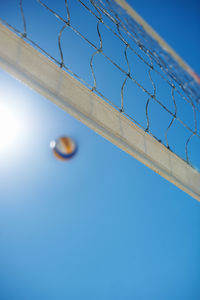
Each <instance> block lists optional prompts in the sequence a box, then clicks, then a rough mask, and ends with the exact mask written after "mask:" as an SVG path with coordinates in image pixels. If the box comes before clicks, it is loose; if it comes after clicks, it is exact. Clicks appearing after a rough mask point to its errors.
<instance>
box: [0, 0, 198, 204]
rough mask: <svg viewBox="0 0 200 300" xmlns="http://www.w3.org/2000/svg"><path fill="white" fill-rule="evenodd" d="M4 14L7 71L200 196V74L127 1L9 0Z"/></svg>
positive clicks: (1, 56) (1, 54)
mask: <svg viewBox="0 0 200 300" xmlns="http://www.w3.org/2000/svg"><path fill="white" fill-rule="evenodd" d="M0 20H1V30H0V32H1V41H2V43H1V45H0V49H1V50H0V62H1V66H2V68H4V69H6V70H7V71H8V72H10V73H11V74H13V75H14V76H15V77H17V78H18V79H20V80H22V81H23V82H25V83H26V84H28V85H29V86H30V87H32V88H35V89H36V90H37V91H39V92H40V93H43V94H44V95H45V96H46V97H47V98H50V100H52V98H53V97H54V98H55V101H54V102H56V103H57V104H58V105H60V106H61V107H62V108H64V109H66V110H67V111H68V112H69V113H71V114H72V115H74V116H75V117H77V118H78V119H80V120H81V121H82V122H83V123H86V125H88V126H90V127H91V128H92V129H94V130H95V131H97V132H98V133H100V134H101V135H103V136H105V137H106V138H108V139H109V140H110V141H111V142H113V143H115V144H116V145H117V146H119V147H120V148H122V149H123V150H125V151H127V152H128V153H130V154H132V155H133V156H134V157H136V158H137V159H139V160H140V161H142V162H143V163H145V164H146V165H147V166H149V167H150V168H151V169H153V170H154V171H156V172H157V173H159V174H161V175H162V176H163V177H165V178H166V179H168V180H170V181H171V182H173V183H174V184H176V185H177V186H179V187H180V188H182V189H183V190H185V191H186V192H188V193H189V194H191V195H192V196H194V197H195V198H198V199H199V197H200V190H199V188H198V187H197V185H198V182H199V179H200V176H199V172H198V171H197V169H198V168H199V169H200V156H199V149H200V85H199V77H198V76H197V75H196V74H195V73H194V72H193V70H192V69H191V68H190V67H189V66H188V65H187V64H186V63H185V62H184V61H183V60H182V59H181V58H180V57H179V56H178V55H177V54H176V53H175V52H174V51H173V50H172V49H171V48H170V47H169V46H168V45H167V44H166V43H165V42H164V41H163V40H162V39H161V38H160V37H159V36H158V35H157V34H156V33H155V32H154V31H153V29H152V28H151V27H150V26H149V25H148V24H147V23H146V22H145V21H144V20H143V19H142V18H141V17H140V16H139V15H138V14H137V13H136V12H135V11H134V10H133V9H132V8H131V7H130V6H129V5H128V4H127V3H126V2H125V1H123V0H116V1H114V0H83V1H80V0H73V1H69V0H68V1H67V0H63V1H41V0H15V1H13V0H12V1H11V0H7V1H6V3H5V2H4V3H1V4H0ZM13 33H14V35H15V36H16V38H15V37H14V35H13ZM4 41H5V42H4ZM27 45H28V46H27ZM9 47H11V48H12V50H11V49H10V50H9V49H8V48H9ZM30 47H32V49H33V51H32V50H31V48H30ZM35 50H36V51H37V52H38V51H39V53H40V54H36V51H35ZM9 51H10V53H9ZM12 51H13V52H12ZM26 51H28V52H26ZM31 51H32V52H31ZM27 53H29V54H27ZM38 55H39V56H38ZM37 61H38V67H37V70H34V68H35V67H36V66H35V65H37ZM39 61H40V63H39ZM49 62H53V64H55V65H57V67H58V68H57V69H55V70H54V71H55V73H56V74H53V75H52V76H51V73H53V72H54V71H52V70H53V69H52V68H53V67H52V65H51V67H50V68H51V71H50V70H49V69H48V68H46V67H45V66H46V65H47V64H49ZM39 66H40V69H39ZM49 66H50V65H49ZM23 68H24V69H23ZM22 69H23V70H22ZM59 70H60V71H59ZM19 73H20V74H21V75H19ZM40 73H41V74H43V77H48V76H49V83H48V82H46V81H45V80H47V79H48V78H46V79H45V78H41V77H40V76H42V75H41V74H40ZM64 73H66V76H68V75H70V77H66V78H68V83H67V82H66V83H65V86H64V83H63V82H64V81H63V80H64V79H63V78H64V77H63V76H64V75H63V74H64ZM67 74H68V75H67ZM61 75H62V80H61V79H60V76H61ZM33 76H34V77H33ZM69 78H70V79H69ZM72 78H73V79H72ZM69 80H72V81H70V82H69ZM36 81H38V82H37V84H36V83H35V82H36ZM54 81H55V90H51V91H50V89H51V88H52V86H53V85H54ZM45 84H46V86H47V85H48V84H49V85H48V88H47V87H45ZM36 85H37V87H36ZM39 85H40V87H39ZM41 85H43V87H41ZM66 87H68V88H67V89H66V90H65V91H64V90H63V92H62V88H63V89H65V88H66ZM71 87H73V91H71V90H70V88H71ZM83 87H84V88H83ZM44 89H46V90H47V89H48V90H49V91H50V92H49V94H48V93H47V92H42V90H44ZM76 90H77V93H76ZM45 93H46V94H45ZM50 93H51V95H50ZM65 93H67V94H68V93H69V95H68V99H67V100H66V99H64V100H63V99H62V101H59V99H61V98H62V97H63V98H64V97H65V96H64V94H65ZM84 94H85V95H84ZM69 98H70V99H69ZM73 98H74V100H73ZM77 98H79V99H77ZM86 98H87V99H86ZM71 99H72V100H73V101H74V102H73V104H72V103H69V102H70V101H71ZM84 99H86V100H85V101H86V102H87V101H89V102H88V103H86V102H84ZM68 100H69V102H68ZM92 101H93V102H92ZM58 102H59V103H58ZM61 102H62V103H61ZM64 102H68V104H66V103H64ZM96 103H98V104H96ZM105 103H106V106H105ZM73 105H75V110H76V112H75V111H73V109H74V108H72V106H73ZM87 105H88V106H87ZM67 106H68V107H67ZM104 110H106V111H104ZM108 112H109V113H108ZM112 113H113V115H112ZM98 118H99V119H98ZM103 123H104V124H103ZM129 127H130V128H134V130H135V131H134V132H131V131H130V132H129ZM102 128H103V129H102ZM130 130H132V129H130ZM133 148H134V149H133ZM153 152H155V154H154V153H153ZM154 155H155V157H154ZM173 162H175V165H176V166H175V167H173V165H174V163H173ZM190 172H191V173H192V175H191V174H190ZM191 176H192V177H191ZM189 177H191V179H190V180H189V181H191V182H189V183H188V178H189ZM194 190H195V191H194Z"/></svg>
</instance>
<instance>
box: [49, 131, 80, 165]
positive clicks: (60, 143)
mask: <svg viewBox="0 0 200 300" xmlns="http://www.w3.org/2000/svg"><path fill="white" fill-rule="evenodd" d="M50 147H51V149H52V150H53V154H54V155H55V157H56V158H58V159H60V160H68V159H70V158H72V157H73V156H74V155H75V153H76V151H77V145H76V143H75V141H74V140H73V139H72V138H70V137H64V136H63V137H60V138H58V139H57V140H55V141H52V142H51V143H50Z"/></svg>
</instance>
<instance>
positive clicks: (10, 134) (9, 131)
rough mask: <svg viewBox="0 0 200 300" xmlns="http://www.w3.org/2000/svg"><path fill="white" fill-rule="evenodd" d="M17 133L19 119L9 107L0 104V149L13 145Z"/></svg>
mask: <svg viewBox="0 0 200 300" xmlns="http://www.w3.org/2000/svg"><path fill="white" fill-rule="evenodd" d="M19 133H20V120H19V119H18V118H17V117H16V116H15V113H14V112H13V111H12V110H11V109H9V108H8V107H6V106H3V105H2V104H0V150H5V149H8V147H9V146H10V147H11V146H13V147H14V143H16V142H17V137H18V136H19Z"/></svg>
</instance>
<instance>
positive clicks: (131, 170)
mask: <svg viewBox="0 0 200 300" xmlns="http://www.w3.org/2000/svg"><path fill="white" fill-rule="evenodd" d="M8 2H9V1H8ZM15 2H16V3H17V1H15ZM128 2H129V3H130V4H131V5H132V6H133V8H135V9H136V11H137V12H138V13H139V14H141V16H142V17H144V18H145V19H146V21H147V22H148V23H149V24H151V25H152V27H153V28H154V29H155V30H156V31H157V32H158V33H159V34H160V35H161V36H162V37H163V38H164V39H165V40H166V41H167V42H168V43H169V44H170V45H171V46H172V47H173V48H174V49H175V50H176V51H177V53H179V54H180V55H181V56H182V57H183V59H184V60H186V61H187V62H188V63H189V64H190V65H191V67H193V68H194V69H195V70H196V72H197V73H200V64H199V48H200V41H199V28H200V21H199V17H198V11H199V3H198V1H171V0H170V1H166V2H161V1H151V4H149V1H144V0H140V1H128ZM1 6H2V4H1ZM3 6H4V11H5V12H6V11H7V14H8V17H10V18H11V19H12V20H13V22H15V21H16V23H17V18H15V17H13V15H14V11H11V8H9V9H8V7H6V4H3ZM27 7H28V6H27ZM74 11H75V10H74ZM29 13H30V14H31V11H30V12H29ZM33 13H34V11H32V14H33ZM53 22H54V21H52V23H53ZM82 22H83V23H84V20H82ZM80 26H81V21H80ZM30 28H31V27H30ZM30 30H31V29H30ZM44 30H47V32H48V26H47V28H46V29H44ZM32 34H33V35H34V31H33V32H32ZM91 34H92V33H91ZM52 38H53V37H52ZM47 39H48V41H49V43H50V42H51V36H50V34H49V35H48V36H47ZM53 41H54V40H53ZM49 47H50V44H49ZM52 51H53V53H54V54H55V55H58V49H57V48H52ZM69 54H73V53H72V52H69ZM70 61H71V62H72V63H73V60H70ZM74 63H75V60H74ZM82 63H83V67H82V68H80V69H81V70H83V76H86V77H87V72H85V73H84V70H85V69H84V66H85V65H84V64H85V62H82ZM73 66H74V67H76V66H75V64H74V65H73ZM88 80H89V79H88ZM109 92H110V93H111V91H109V90H108V93H109ZM0 95H1V97H0V103H1V104H2V103H3V104H4V105H6V107H7V108H8V109H9V110H11V111H12V112H13V114H15V116H16V118H17V119H19V120H20V124H21V129H20V134H19V135H18V137H17V140H16V141H15V143H14V144H11V145H10V146H9V147H7V148H6V151H5V150H4V151H2V152H1V155H0V299H2V300H27V299H30V300H35V299H48V300H54V299H56V300H57V299H61V300H62V299H70V300H77V299H87V300H88V299H91V300H92V299H99V300H118V299H119V300H121V299H124V300H129V299H136V300H137V299H141V300H143V299H144V300H146V299H150V300H151V299H152V300H153V299H154V300H160V299H163V300H165V299H166V300H168V299H172V300H173V299H176V300H179V299H180V300H186V299H192V300H197V299H199V298H200V279H199V278H200V271H199V269H200V268H199V267H200V256H199V253H200V235H199V228H200V205H199V203H198V202H197V201H195V200H194V199H192V198H191V197H190V196H188V195H187V194H185V193H184V192H182V191H180V190H179V189H178V188H176V187H175V186H173V185H172V184H170V183H169V182H167V181H166V180H165V179H163V178H161V177H160V176H158V175H157V174H155V173H154V172H153V171H151V170H149V169H148V168H147V167H145V166H143V165H142V164H141V163H139V162H138V161H136V160H135V159H133V158H132V157H130V156H129V155H128V154H126V153H124V152H122V151H121V150H120V149H118V148H117V147H115V146H114V145H112V144H111V143H109V142H108V141H106V140H105V139H103V138H102V137H100V136H99V135H97V134H96V133H94V132H93V131H91V130H90V129H88V128H87V127H86V126H84V125H83V124H81V123H80V122H78V121H76V120H75V119H74V118H72V117H71V116H69V115H68V114H67V113H65V112H64V111H62V110H61V109H59V108H58V107H56V106H55V105H54V104H52V103H51V102H49V101H48V100H47V99H44V98H43V97H41V96H40V95H38V94H37V93H35V92H34V91H32V90H30V89H29V88H28V87H25V86H24V85H22V84H21V83H20V82H18V81H16V80H15V79H13V78H11V77H10V76H9V75H8V74H6V73H5V72H4V71H3V70H1V71H0ZM111 96H114V95H113V94H112V93H111ZM63 134H66V135H69V136H72V137H74V138H75V139H76V140H77V142H78V145H79V151H78V153H77V155H76V156H75V157H74V159H72V160H71V161H70V162H68V163H63V162H59V161H57V160H56V159H55V158H54V157H53V155H52V153H51V150H50V148H49V143H50V141H51V140H52V139H54V138H56V137H58V136H60V135H63ZM196 153H197V152H196Z"/></svg>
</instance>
